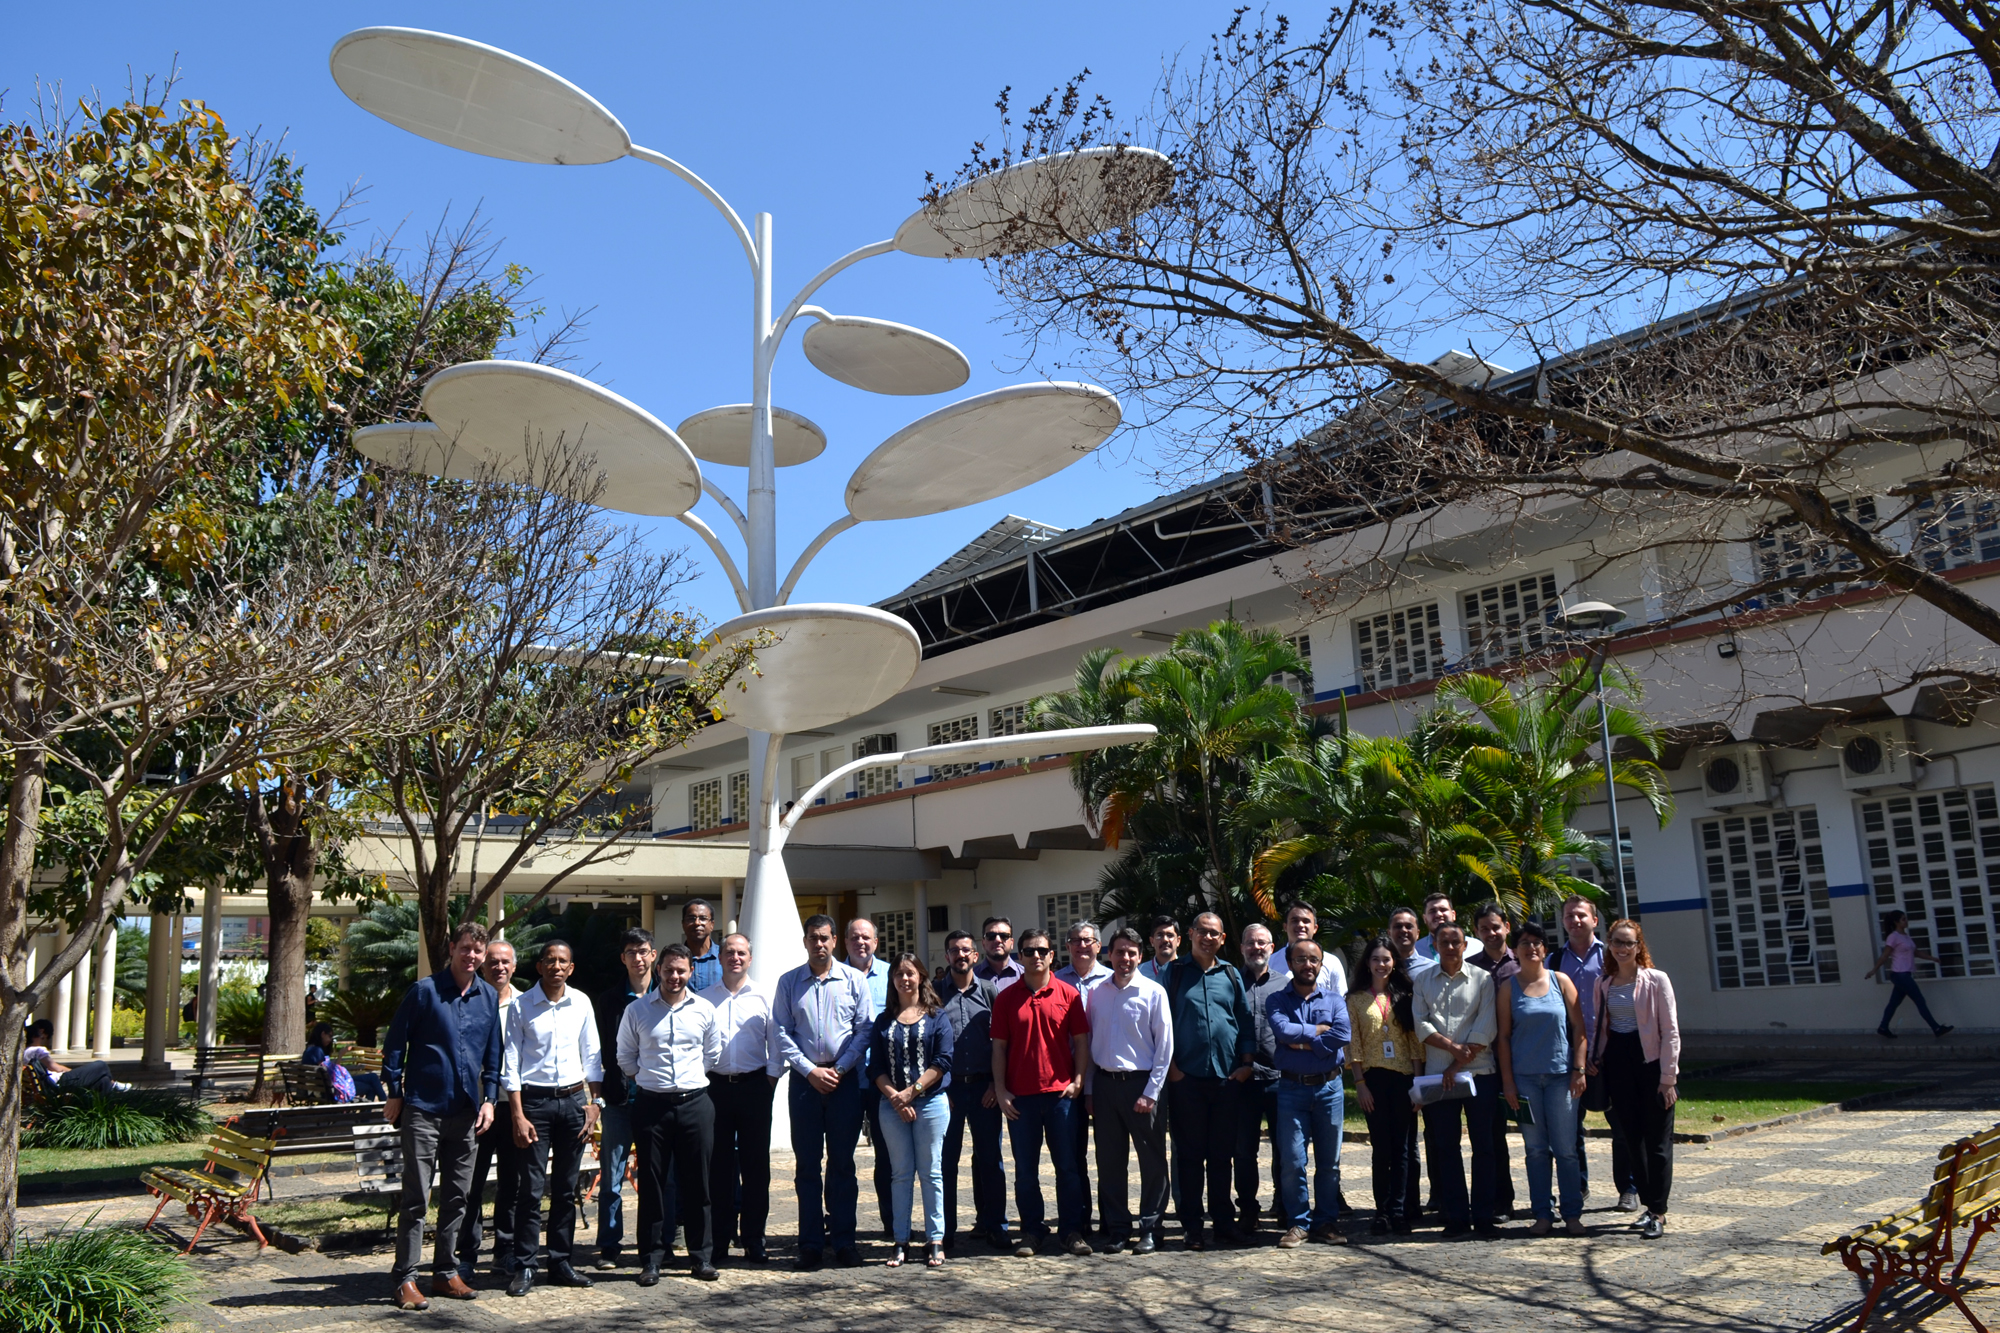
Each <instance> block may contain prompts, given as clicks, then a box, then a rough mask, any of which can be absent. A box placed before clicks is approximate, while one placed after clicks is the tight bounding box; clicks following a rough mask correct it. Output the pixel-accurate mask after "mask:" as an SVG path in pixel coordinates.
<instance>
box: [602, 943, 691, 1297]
mask: <svg viewBox="0 0 2000 1333" xmlns="http://www.w3.org/2000/svg"><path fill="white" fill-rule="evenodd" d="M618 945H619V948H618V961H619V962H620V963H622V964H624V967H625V977H624V980H622V981H620V982H619V983H618V984H617V985H615V986H612V987H611V988H610V989H609V990H606V991H605V992H604V993H603V994H601V995H598V996H596V997H595V998H594V999H592V1001H591V1006H592V1008H594V1009H595V1010H596V1011H597V1040H598V1045H599V1046H601V1047H602V1048H603V1050H604V1052H605V1056H606V1059H605V1061H604V1116H603V1119H602V1120H601V1122H600V1123H601V1124H602V1125H603V1129H604V1132H603V1135H602V1137H601V1139H600V1141H599V1144H598V1150H597V1161H598V1166H599V1169H600V1171H599V1175H598V1182H599V1183H598V1186H597V1269H598V1271H599V1272H602V1273H608V1272H611V1271H612V1270H614V1269H616V1268H617V1267H618V1266H619V1265H620V1264H622V1263H623V1262H624V1248H625V1196H624V1191H623V1186H624V1184H625V1163H626V1162H627V1160H629V1159H630V1157H631V1155H632V1094H631V1089H630V1086H629V1085H628V1084H627V1083H626V1081H625V1071H624V1070H622V1069H620V1068H619V1067H618V1059H617V1050H618V1023H619V1021H620V1020H621V1019H623V1018H624V1017H625V1006H626V1005H628V1004H630V1003H632V1001H634V1000H636V999H638V998H639V997H640V996H642V995H644V994H645V993H646V992H647V991H649V990H651V989H652V988H653V960H654V957H655V955H654V949H653V936H652V933H651V932H650V931H645V930H640V929H638V928H636V927H635V928H633V929H631V930H628V931H626V932H625V933H624V935H623V936H621V937H620V938H619V941H618ZM668 1244H669V1246H671V1244H672V1238H671V1237H669V1238H668Z"/></svg>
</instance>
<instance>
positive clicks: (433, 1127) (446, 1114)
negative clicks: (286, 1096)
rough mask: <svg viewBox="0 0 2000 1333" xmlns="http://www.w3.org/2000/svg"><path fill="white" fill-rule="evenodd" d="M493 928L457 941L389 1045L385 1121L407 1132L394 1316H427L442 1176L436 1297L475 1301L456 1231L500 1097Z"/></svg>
mask: <svg viewBox="0 0 2000 1333" xmlns="http://www.w3.org/2000/svg"><path fill="white" fill-rule="evenodd" d="M485 961H486V928H485V927H484V926H481V925H480V924H478V923H477V922H473V921H467V922H464V923H462V924H461V925H460V926H459V927H458V928H457V929H456V930H454V931H453V932H452V934H451V964H450V966H448V967H446V968H444V969H443V970H442V971H438V972H433V973H431V974H430V975H429V976H427V977H424V978H423V979H421V980H420V981H418V982H417V984H416V985H414V986H412V987H411V988H410V990H409V992H408V993H407V994H405V995H404V996H403V1002H402V1003H401V1004H400V1005H398V1006H397V1008H396V1017H395V1018H394V1019H393V1020H392V1021H391V1022H390V1024H389V1031H388V1034H387V1036H386V1037H385V1038H384V1039H383V1043H382V1081H383V1082H384V1083H385V1084H386V1085H387V1088H388V1093H389V1099H388V1100H387V1101H386V1102H384V1103H383V1104H382V1118H383V1119H384V1120H387V1121H388V1122H389V1123H390V1124H392V1125H395V1126H396V1127H397V1128H398V1129H400V1130H401V1131H402V1139H403V1193H402V1206H401V1210H400V1215H399V1217H398V1223H397V1229H396V1265H395V1268H394V1269H393V1270H391V1273H390V1277H391V1280H392V1281H393V1282H394V1283H395V1301H396V1308H397V1309H399V1310H427V1309H429V1308H430V1302H429V1301H427V1300H425V1299H424V1296H423V1293H422V1292H420V1291H418V1290H417V1269H418V1267H419V1265H421V1264H422V1262H423V1247H424V1220H425V1218H426V1217H427V1216H428V1215H429V1213H430V1202H431V1200H430V1194H431V1177H432V1175H433V1174H435V1175H436V1176H437V1178H438V1217H437V1240H436V1244H435V1246H434V1247H433V1248H432V1251H431V1295H433V1296H443V1297H446V1298H448V1299H451V1300H459V1301H469V1300H472V1299H474V1298H475V1297H476V1296H477V1295H478V1293H477V1292H475V1291H473V1289H472V1288H471V1287H470V1286H468V1285H467V1284H466V1281H465V1279H464V1278H463V1277H462V1276H460V1274H459V1271H458V1231H459V1227H460V1226H461V1225H463V1223H464V1221H465V1213H466V1201H467V1198H468V1196H469V1194H470V1192H471V1188H472V1158H473V1152H474V1141H475V1139H476V1138H477V1136H478V1135H480V1134H483V1133H484V1132H485V1131H486V1127H487V1126H488V1125H491V1124H492V1123H493V1104H494V1100H495V1099H496V1098H497V1097H498V1096H499V1095H500V1001H499V997H498V996H497V995H496V994H495V993H494V990H493V987H492V986H490V985H488V984H487V983H486V981H485V980H484V979H482V978H481V977H480V975H479V965H480V964H481V963H483V962H485Z"/></svg>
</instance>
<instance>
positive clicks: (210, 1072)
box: [188, 1045, 264, 1096]
mask: <svg viewBox="0 0 2000 1333" xmlns="http://www.w3.org/2000/svg"><path fill="white" fill-rule="evenodd" d="M263 1072H264V1048H263V1047H262V1046H261V1045H257V1046H197V1047H195V1048H194V1072H193V1073H192V1074H190V1075H188V1080H189V1082H191V1083H193V1084H194V1090H195V1094H196V1095H197V1096H199V1095H200V1094H201V1092H202V1090H203V1089H204V1088H206V1087H208V1086H209V1085H211V1084H216V1083H220V1082H221V1081H222V1080H224V1079H229V1080H232V1081H234V1080H237V1079H249V1080H250V1081H251V1082H253V1083H254V1082H255V1081H256V1080H257V1079H258V1078H259V1077H261V1076H262V1074H263Z"/></svg>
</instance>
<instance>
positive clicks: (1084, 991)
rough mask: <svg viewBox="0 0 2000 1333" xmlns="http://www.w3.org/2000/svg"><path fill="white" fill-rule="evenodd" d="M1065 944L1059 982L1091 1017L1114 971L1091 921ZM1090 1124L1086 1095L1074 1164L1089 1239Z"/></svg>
mask: <svg viewBox="0 0 2000 1333" xmlns="http://www.w3.org/2000/svg"><path fill="white" fill-rule="evenodd" d="M1064 943H1065V947H1066V948H1067V949H1068V950H1069V965H1068V966H1066V967H1061V968H1058V969H1057V970H1056V980H1057V981H1064V982H1068V983H1069V984H1070V985H1072V986H1074V987H1076V993H1077V994H1078V995H1079V996H1081V997H1082V998H1083V1009H1084V1013H1085V1014H1086V1015H1088V1014H1089V1012H1090V993H1091V992H1092V991H1094V990H1096V989H1097V988H1098V986H1100V985H1102V984H1103V983H1104V982H1107V981H1109V980H1111V969H1110V968H1108V967H1106V966H1105V965H1104V964H1103V963H1101V962H1099V961H1098V953H1099V950H1101V949H1102V948H1103V945H1102V943H1101V942H1100V941H1099V940H1098V938H1097V927H1096V926H1094V925H1092V924H1091V923H1090V922H1088V921H1078V922H1076V923H1075V924H1073V925H1071V926H1070V928H1069V932H1068V934H1067V936H1066V937H1065V941H1064ZM1090 1121H1091V1100H1090V1096H1089V1094H1088V1093H1086V1094H1085V1095H1084V1098H1083V1100H1082V1102H1080V1103H1079V1104H1078V1105H1077V1111H1076V1158H1075V1161H1074V1166H1075V1168H1076V1178H1077V1179H1078V1180H1080V1181H1082V1182H1083V1212H1082V1214H1081V1215H1080V1217H1079V1219H1078V1221H1079V1223H1080V1225H1079V1226H1078V1230H1080V1231H1082V1232H1083V1234H1084V1235H1085V1236H1089V1235H1090Z"/></svg>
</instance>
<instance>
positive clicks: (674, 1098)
mask: <svg viewBox="0 0 2000 1333" xmlns="http://www.w3.org/2000/svg"><path fill="white" fill-rule="evenodd" d="M707 1095H708V1089H707V1088H670V1089H668V1090H667V1091H665V1092H655V1091H653V1090H652V1089H651V1088H641V1089H639V1096H640V1098H641V1099H650V1100H652V1101H656V1102H684V1101H686V1100H687V1099H688V1098H690V1097H705V1096H707Z"/></svg>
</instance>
